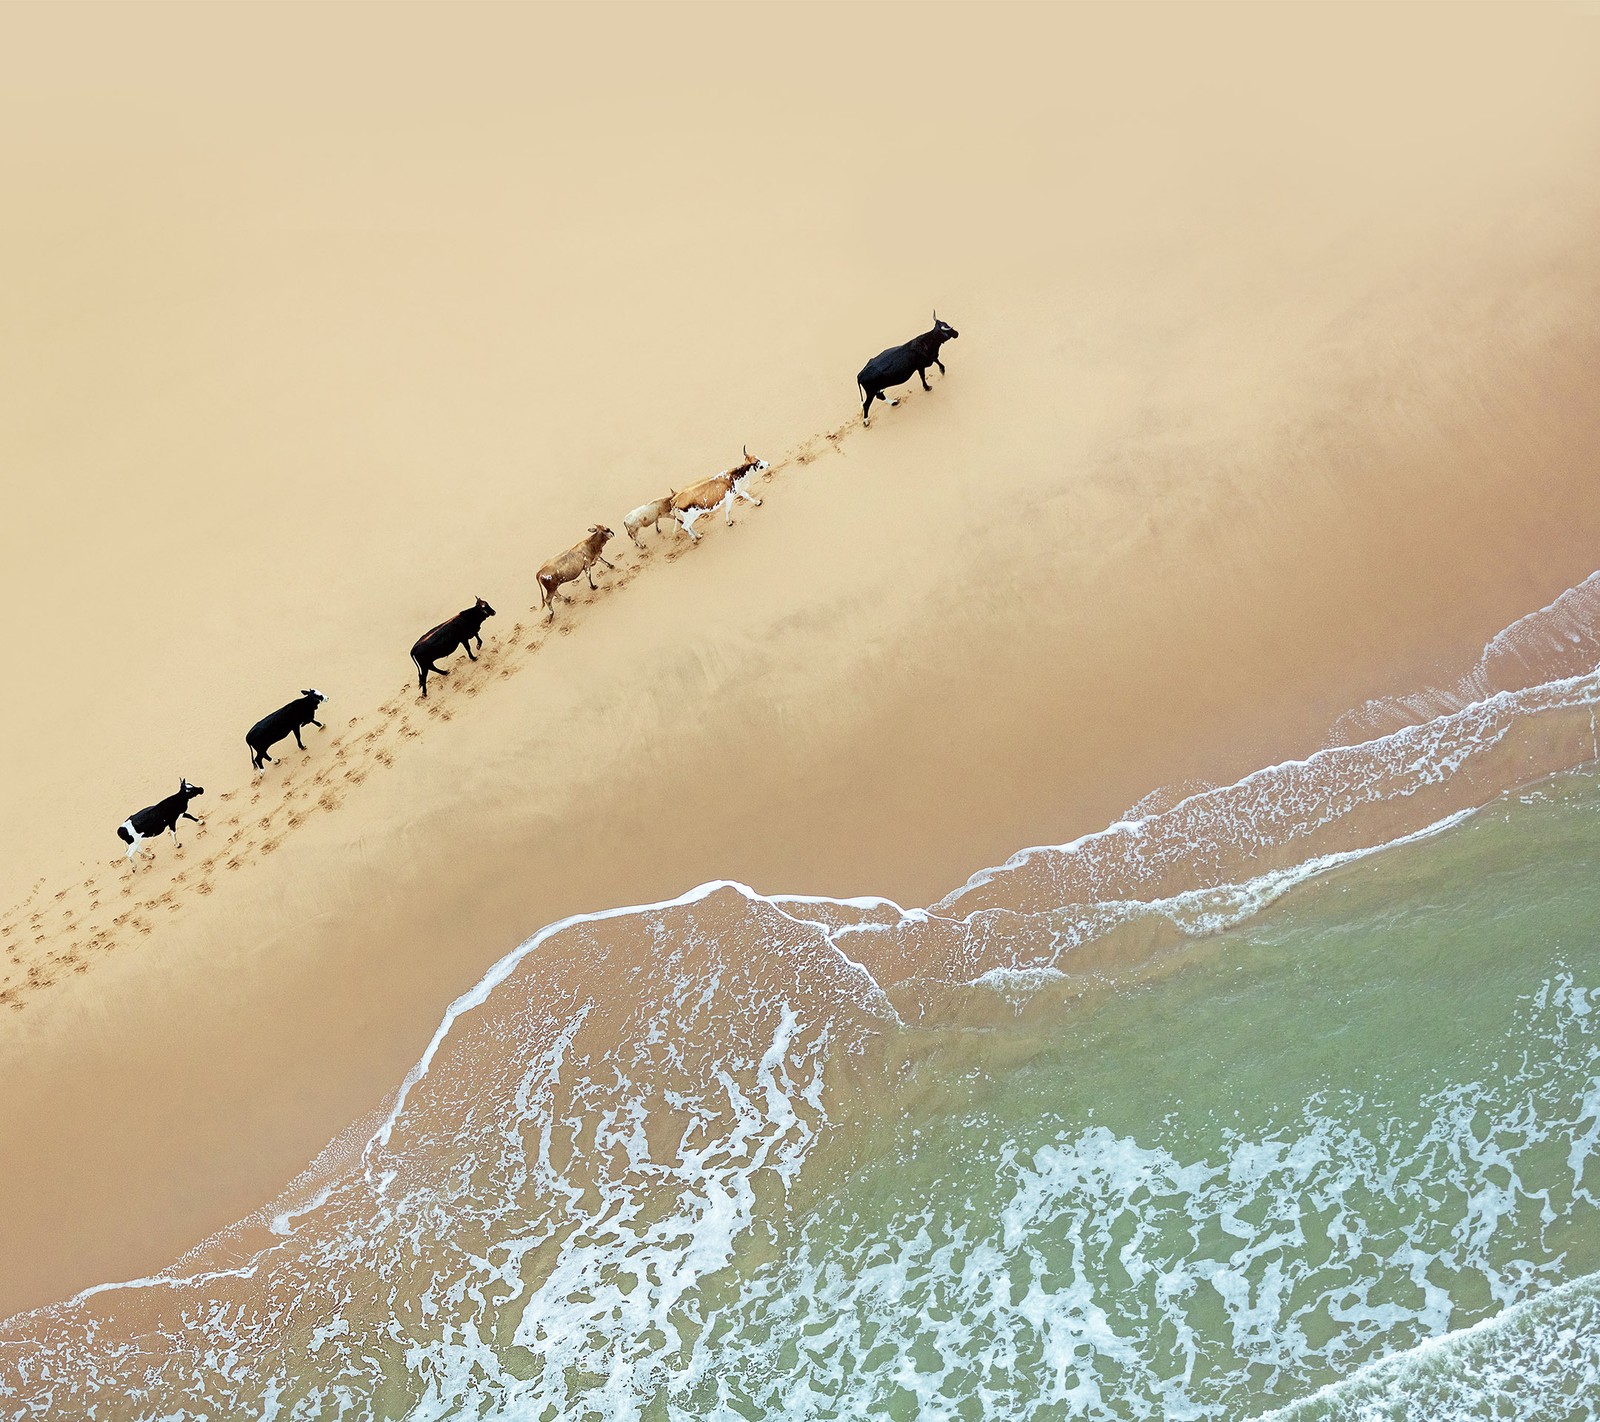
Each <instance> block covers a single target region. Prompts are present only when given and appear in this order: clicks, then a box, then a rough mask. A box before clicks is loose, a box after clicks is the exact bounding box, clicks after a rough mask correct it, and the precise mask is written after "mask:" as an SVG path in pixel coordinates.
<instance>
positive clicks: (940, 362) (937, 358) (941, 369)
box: [933, 356, 944, 375]
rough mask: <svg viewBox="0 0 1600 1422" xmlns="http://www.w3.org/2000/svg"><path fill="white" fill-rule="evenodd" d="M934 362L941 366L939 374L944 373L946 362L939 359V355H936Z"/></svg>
mask: <svg viewBox="0 0 1600 1422" xmlns="http://www.w3.org/2000/svg"><path fill="white" fill-rule="evenodd" d="M933 363H934V364H935V365H936V366H938V367H939V374H940V375H943V374H944V362H943V361H942V360H940V359H939V357H938V356H935V357H934V358H933Z"/></svg>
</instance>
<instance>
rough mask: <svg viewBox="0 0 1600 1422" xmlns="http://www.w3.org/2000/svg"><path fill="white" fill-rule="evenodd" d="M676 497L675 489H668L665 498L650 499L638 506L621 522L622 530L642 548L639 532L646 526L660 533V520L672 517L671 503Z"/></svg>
mask: <svg viewBox="0 0 1600 1422" xmlns="http://www.w3.org/2000/svg"><path fill="white" fill-rule="evenodd" d="M677 497H678V491H677V490H676V489H668V490H667V493H666V497H665V498H661V499H651V500H650V502H649V503H647V504H640V505H639V507H638V508H636V509H635V510H634V511H633V512H632V513H631V514H629V515H628V516H627V518H625V519H623V520H622V530H623V532H624V533H626V534H627V535H628V537H629V538H631V539H632V540H633V541H634V543H635V544H636V545H637V546H638V547H640V548H643V547H644V544H642V543H640V542H639V532H640V530H641V529H643V528H644V526H645V525H646V524H649V525H650V527H651V528H653V529H655V531H656V532H657V533H660V532H661V520H662V519H664V518H668V519H669V518H671V517H672V501H673V500H674V499H675V498H677Z"/></svg>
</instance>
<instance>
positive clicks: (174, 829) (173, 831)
mask: <svg viewBox="0 0 1600 1422" xmlns="http://www.w3.org/2000/svg"><path fill="white" fill-rule="evenodd" d="M167 833H168V834H170V835H171V836H172V847H173V848H174V849H182V848H183V846H182V845H181V844H179V843H178V822H177V821H176V820H174V821H173V822H172V823H171V824H170V825H168V826H167Z"/></svg>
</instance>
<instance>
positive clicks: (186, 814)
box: [183, 810, 205, 825]
mask: <svg viewBox="0 0 1600 1422" xmlns="http://www.w3.org/2000/svg"><path fill="white" fill-rule="evenodd" d="M183 817H184V819H186V820H193V821H194V822H195V823H196V824H197V825H203V824H204V823H205V821H204V820H203V819H201V818H200V816H199V815H191V814H190V813H189V812H188V811H187V810H185V811H184V812H183Z"/></svg>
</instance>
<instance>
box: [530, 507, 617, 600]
mask: <svg viewBox="0 0 1600 1422" xmlns="http://www.w3.org/2000/svg"><path fill="white" fill-rule="evenodd" d="M612 537H615V535H614V534H613V533H612V532H611V530H610V529H609V528H607V527H606V526H605V525H604V524H603V523H597V524H591V525H590V527H589V536H588V537H587V538H585V539H582V540H580V541H579V542H577V543H574V544H573V545H572V547H570V548H569V549H567V551H566V552H565V553H563V554H561V555H560V556H559V557H556V558H552V559H551V560H550V561H549V562H548V563H546V564H545V565H544V567H542V568H540V569H539V606H540V607H548V608H549V609H550V616H551V617H552V618H554V617H555V615H556V599H557V598H558V597H561V594H560V593H559V592H557V591H556V589H557V588H559V587H560V586H561V584H562V583H570V582H572V581H573V580H574V579H575V578H577V577H579V576H580V575H582V576H587V577H588V579H589V586H590V587H591V588H593V587H594V574H593V572H591V571H590V570H591V569H592V568H593V567H594V563H595V559H596V558H598V559H599V560H600V561H601V562H602V563H604V564H605V565H606V567H608V568H611V569H612V571H613V572H614V571H615V567H614V565H613V564H612V562H611V560H610V559H608V558H607V557H605V555H604V554H602V553H601V552H600V550H601V549H602V548H604V547H605V546H606V540H607V539H608V538H612ZM561 600H562V601H563V602H565V601H566V599H565V598H562V599H561Z"/></svg>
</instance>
